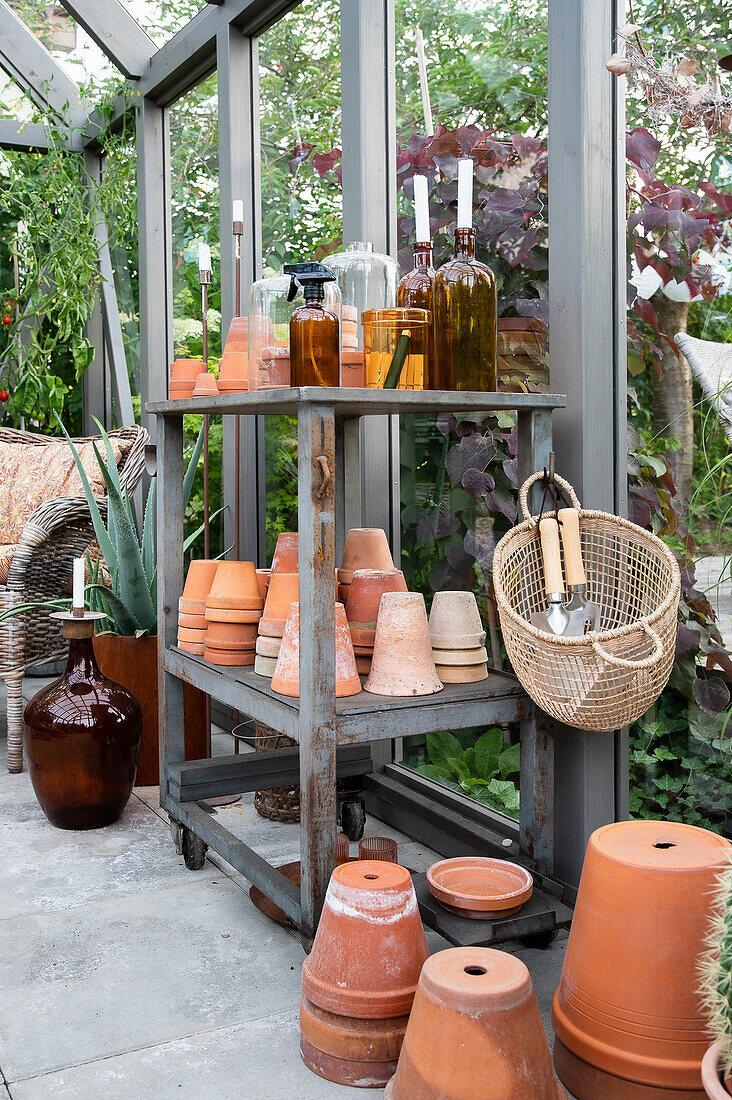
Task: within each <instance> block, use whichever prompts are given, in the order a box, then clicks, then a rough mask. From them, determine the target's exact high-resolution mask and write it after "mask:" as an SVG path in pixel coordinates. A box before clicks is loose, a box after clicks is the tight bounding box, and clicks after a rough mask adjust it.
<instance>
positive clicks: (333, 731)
mask: <svg viewBox="0 0 732 1100" xmlns="http://www.w3.org/2000/svg"><path fill="white" fill-rule="evenodd" d="M564 404H565V399H564V398H563V397H561V396H557V395H554V394H510V393H467V392H440V391H431V390H425V391H409V390H387V391H385V390H371V389H370V390H363V389H340V388H339V389H329V388H317V387H306V388H300V389H294V388H280V389H270V390H259V391H257V392H254V393H249V394H236V395H234V394H232V395H227V396H223V397H213V398H191V399H188V400H183V401H159V402H151V403H150V404H148V406H147V410H148V412H150V413H154V414H155V415H156V416H157V417H158V418H159V420H160V423H159V426H158V463H157V468H158V471H159V473H158V483H159V485H158V541H159V550H158V563H159V574H158V596H159V598H158V633H159V636H160V642H161V646H160V654H161V656H160V667H159V699H160V702H159V708H160V723H159V725H160V745H161V750H160V751H161V766H160V803H161V806H162V807H163V808H164V809H165V810H167V811H168V813H169V814H170V817H171V828H172V831H173V836H174V839H175V840H176V844H177V846H178V848H179V850H180V851H182V853H183V855H184V858H185V862H186V865H187V866H188V867H191V868H195V867H200V866H202V864H203V860H204V858H205V853H206V848H207V847H211V848H213V849H214V851H216V852H218V853H219V855H221V856H222V857H223V858H224V859H225V860H226V861H227V862H228V863H230V864H231V865H232V866H233V867H235V868H236V869H237V870H238V871H239V872H241V874H243V875H244V876H245V877H246V878H247V879H248V880H249V881H250V882H251V883H253V884H254V885H255V886H257V887H259V889H260V890H262V891H264V892H265V893H266V894H267V895H268V896H269V897H270V898H272V900H273V901H274V902H275V903H276V904H277V905H279V906H280V907H281V908H282V909H283V910H284V912H285V913H286V914H287V915H288V916H289V917H290V918H291V919H292V920H293V921H294V922H295V924H297V925H298V927H299V929H300V933H301V936H302V940H303V944H304V945H305V947H306V949H307V948H308V946H309V945H310V943H311V942H312V938H313V936H314V933H315V929H316V927H317V923H318V918H319V915H320V911H321V908H322V904H323V899H324V897H325V891H326V888H327V885H328V881H329V878H330V873H331V871H332V869H333V867H334V866H335V862H336V798H337V796H336V776H338V778H348V777H352V776H358V775H365V774H367V773H368V772H370V771H371V770H372V765H371V754H370V749H369V742H370V741H379V740H382V739H385V738H386V739H389V738H396V737H404V736H408V735H410V734H418V733H429V732H434V731H437V730H441V729H461V728H464V727H467V726H473V725H478V724H490V723H495V724H501V723H506V722H512V721H518V722H520V724H521V727H520V728H521V780H520V782H521V811H520V849H521V854H522V857H523V858H524V859H525V861H526V862H527V863H528V864H529V866H531V867H532V868H534V869H535V870H536V871H537V872H539V876H538V881H539V882H541V884H542V885H541V886H539V885H538V883H537V887H536V888H535V892H534V898H532V905H531V911H530V912H527V913H526V915H525V917H524V919H523V920H522V921H521V922H520V925H515V926H512V927H511V928H508V927H503V928H502V929H501V928H499V927H498V925H499V924H500V923H501V922H499V921H496V922H488V921H481V922H475V921H466V920H464V919H462V918H454V917H452V919H451V921H448V922H447V923H448V924H449V925H450V927H449V928H448V927H447V925H445V922H444V920H443V918H442V914H441V913H437V912H436V911H435V910H434V907H432V906H430V904H429V901H428V900H427V899H425V898H424V891H423V890H421V887H420V886H419V885H418V892H420V893H421V900H422V905H421V908H422V913H423V916H424V919H425V922H426V923H428V924H430V925H431V926H432V927H436V928H437V929H438V930H439V931H442V932H443V934H445V935H446V936H447V937H448V938H449V939H452V941H453V942H460V937H467V936H469V935H470V934H471V927H466V928H463V929H460V928H457V929H456V928H455V927H454V925H455V923H456V919H457V921H458V922H459V924H460V925H463V926H472V935H473V936H474V937H475V936H476V934H477V933H478V929H476V928H475V925H476V923H478V924H480V925H481V926H482V927H481V930H480V934H481V935H482V936H483V940H482V942H487V940H488V939H489V940H490V941H491V942H501V940H502V939H506V938H512V937H515V936H522V937H525V936H529V935H531V934H536V935H538V936H545V935H547V934H551V932H552V931H553V930H554V929H556V928H557V927H560V926H562V925H564V924H566V923H568V919H569V910H567V909H566V907H565V906H562V905H561V903H560V902H558V901H557V897H556V890H553V889H552V884H551V883H550V882H549V881H548V878H545V877H544V876H550V875H551V872H552V856H553V840H552V824H553V785H554V769H553V753H554V749H553V736H552V725H551V722H550V721H549V720H548V719H546V718H545V716H544V715H542V714H541V713H539V712H537V711H536V709H535V708H534V705H533V703H532V702H531V700H530V699H529V698H528V696H527V695H526V694H525V693H524V691H523V689H522V688H521V686H520V685H519V683H518V681H517V680H516V679H515V678H514V677H513V676H511V675H509V674H507V673H504V672H499V671H497V670H491V671H490V675H489V677H488V679H487V680H484V681H483V682H482V683H479V684H460V685H452V684H448V685H445V687H444V689H443V691H441V692H440V693H439V694H437V695H429V696H420V697H416V698H385V697H383V696H377V695H371V694H369V693H365V692H364V693H361V694H360V695H356V696H352V697H350V698H345V699H336V698H335V654H334V648H335V647H334V644H333V637H334V600H333V571H334V569H335V566H336V553H337V551H338V553H340V551H341V549H342V546H343V540H344V534H345V531H346V530H348V528H350V527H360V526H361V477H360V469H361V460H360V444H359V440H360V418H361V417H363V416H384V415H399V414H402V415H406V414H414V413H421V414H425V413H439V412H443V411H448V410H449V411H452V412H463V413H467V412H495V411H499V410H506V411H508V410H515V411H516V412H517V414H518V462H519V484H521V483H522V482H523V481H524V480H525V479H526V477H528V476H529V474H530V473H532V472H533V471H534V470H536V469H539V468H541V467H542V466H545V465H547V464H548V460H549V452H550V450H551V445H552V433H551V414H552V410H553V409H556V408H561V407H563V406H564ZM186 413H197V414H201V413H209V414H210V415H217V414H226V415H228V414H231V415H236V414H240V415H263V414H280V413H284V414H289V415H296V416H297V418H298V488H299V493H298V529H299V533H300V540H299V542H300V545H299V550H300V554H299V558H300V622H301V645H300V684H301V688H302V690H301V694H300V699H299V700H297V699H286V698H284V697H282V696H279V695H276V694H275V693H274V692H273V691H272V690H271V689H270V686H269V680H268V679H265V678H264V677H261V676H257V675H255V674H254V672H253V671H252V670H251V669H249V668H243V669H242V668H239V669H224V668H219V667H216V666H214V665H211V664H207V663H206V662H205V661H204V660H202V659H201V658H198V657H194V656H192V655H190V654H188V653H184V652H183V651H182V650H180V649H178V648H177V645H176V640H177V614H178V598H179V596H180V594H181V592H182V589H183V553H182V546H183V470H184V466H183V416H184V414H186ZM184 682H187V683H190V684H193V685H194V686H195V687H198V688H200V689H201V690H202V691H204V692H206V693H207V694H208V695H211V696H212V697H214V698H215V699H218V700H219V701H220V702H222V703H226V704H228V705H229V706H231V707H233V708H234V709H236V710H239V711H241V712H243V713H245V714H248V715H249V716H250V717H252V718H253V719H254V720H255V721H257V722H261V723H263V724H264V725H268V726H271V727H272V728H273V729H276V730H278V731H280V732H282V733H284V734H287V735H288V736H289V737H291V738H293V740H295V741H296V742H298V746H297V747H295V748H288V749H278V750H275V751H273V752H262V753H250V754H245V755H232V756H224V757H216V758H214V759H211V760H199V761H189V762H185V761H184V742H183V684H184ZM336 746H338V749H337V751H336ZM298 776H299V781H300V786H301V791H302V797H301V809H300V815H301V816H300V853H301V856H300V858H301V864H302V881H301V887H300V889H299V890H298V888H297V887H296V886H295V885H294V884H293V883H291V882H290V881H289V880H288V879H286V878H285V877H284V875H282V874H280V872H279V871H278V870H277V869H276V868H275V867H272V866H271V865H270V864H269V863H267V862H266V860H264V859H263V858H262V857H261V856H259V855H258V854H257V853H256V852H254V851H253V850H252V849H251V848H249V847H248V846H247V845H246V844H245V843H243V842H242V841H241V840H239V839H238V838H237V837H235V836H234V835H233V834H232V833H230V832H229V830H227V829H225V828H224V827H223V826H222V825H221V824H220V823H219V822H218V821H217V819H216V817H215V816H214V814H212V812H211V810H210V809H209V808H208V807H207V806H206V805H204V804H202V800H203V799H205V798H210V797H212V796H215V795H222V794H232V793H238V792H241V791H253V790H255V789H257V788H259V787H267V786H280V785H282V784H283V783H287V782H290V781H293V780H294V781H296V780H297V778H298ZM417 878H419V876H417ZM444 916H445V917H449V916H450V914H447V913H445V914H444ZM488 925H491V928H488V927H487V926H488ZM493 925H495V926H496V927H495V930H493V929H492V926H493ZM473 942H475V940H474V941H473Z"/></svg>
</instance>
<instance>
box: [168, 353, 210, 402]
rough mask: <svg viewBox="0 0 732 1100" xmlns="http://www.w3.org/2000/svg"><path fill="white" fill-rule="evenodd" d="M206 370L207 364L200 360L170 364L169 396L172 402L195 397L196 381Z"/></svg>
mask: <svg viewBox="0 0 732 1100" xmlns="http://www.w3.org/2000/svg"><path fill="white" fill-rule="evenodd" d="M205 370H206V364H205V363H204V362H202V361H201V360H200V359H176V361H175V362H174V363H171V364H170V382H169V383H168V394H169V397H170V400H171V401H180V400H181V399H182V398H186V397H193V391H194V389H195V387H196V379H197V378H198V376H199V374H201V373H202V372H203V371H205Z"/></svg>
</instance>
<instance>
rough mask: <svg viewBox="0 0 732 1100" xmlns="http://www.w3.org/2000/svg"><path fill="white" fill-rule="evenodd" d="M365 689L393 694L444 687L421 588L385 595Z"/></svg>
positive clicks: (382, 693) (409, 693)
mask: <svg viewBox="0 0 732 1100" xmlns="http://www.w3.org/2000/svg"><path fill="white" fill-rule="evenodd" d="M364 690H365V691H370V692H372V693H373V694H374V695H392V696H406V695H433V694H434V693H435V692H438V691H442V683H441V682H440V679H439V677H438V675H437V673H436V672H435V662H434V661H433V660H432V643H431V642H430V634H429V627H428V625H427V612H426V610H425V606H424V596H423V595H422V594H421V593H420V592H385V593H384V595H383V596H382V597H381V605H380V608H379V618H378V622H377V626H376V640H375V642H374V656H373V661H372V663H371V672H370V673H369V678H368V680H367V681H366V683H365V684H364Z"/></svg>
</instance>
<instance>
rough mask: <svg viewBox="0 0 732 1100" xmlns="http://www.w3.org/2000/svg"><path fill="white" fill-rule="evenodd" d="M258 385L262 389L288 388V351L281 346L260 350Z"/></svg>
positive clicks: (285, 347)
mask: <svg viewBox="0 0 732 1100" xmlns="http://www.w3.org/2000/svg"><path fill="white" fill-rule="evenodd" d="M260 364H261V365H260V368H259V371H260V385H261V387H262V388H263V389H266V388H268V387H271V386H289V384H290V349H289V347H287V346H285V345H281V344H274V345H272V346H270V347H266V348H262V358H261V360H260Z"/></svg>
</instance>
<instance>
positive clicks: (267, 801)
mask: <svg viewBox="0 0 732 1100" xmlns="http://www.w3.org/2000/svg"><path fill="white" fill-rule="evenodd" d="M295 744H297V742H296V741H293V740H292V738H291V737H287V736H285V734H284V733H277V731H276V730H273V729H270V727H269V726H260V725H259V723H257V731H256V736H255V742H254V747H255V748H256V750H257V752H266V751H268V750H269V749H284V748H287V746H288V745H295ZM254 808H255V810H256V811H257V813H258V814H261V816H262V817H267V818H269V820H270V821H282V822H292V821H299V820H300V785H299V784H298V783H293V784H291V785H290V786H289V787H270V788H268V790H266V791H255V793H254Z"/></svg>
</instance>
